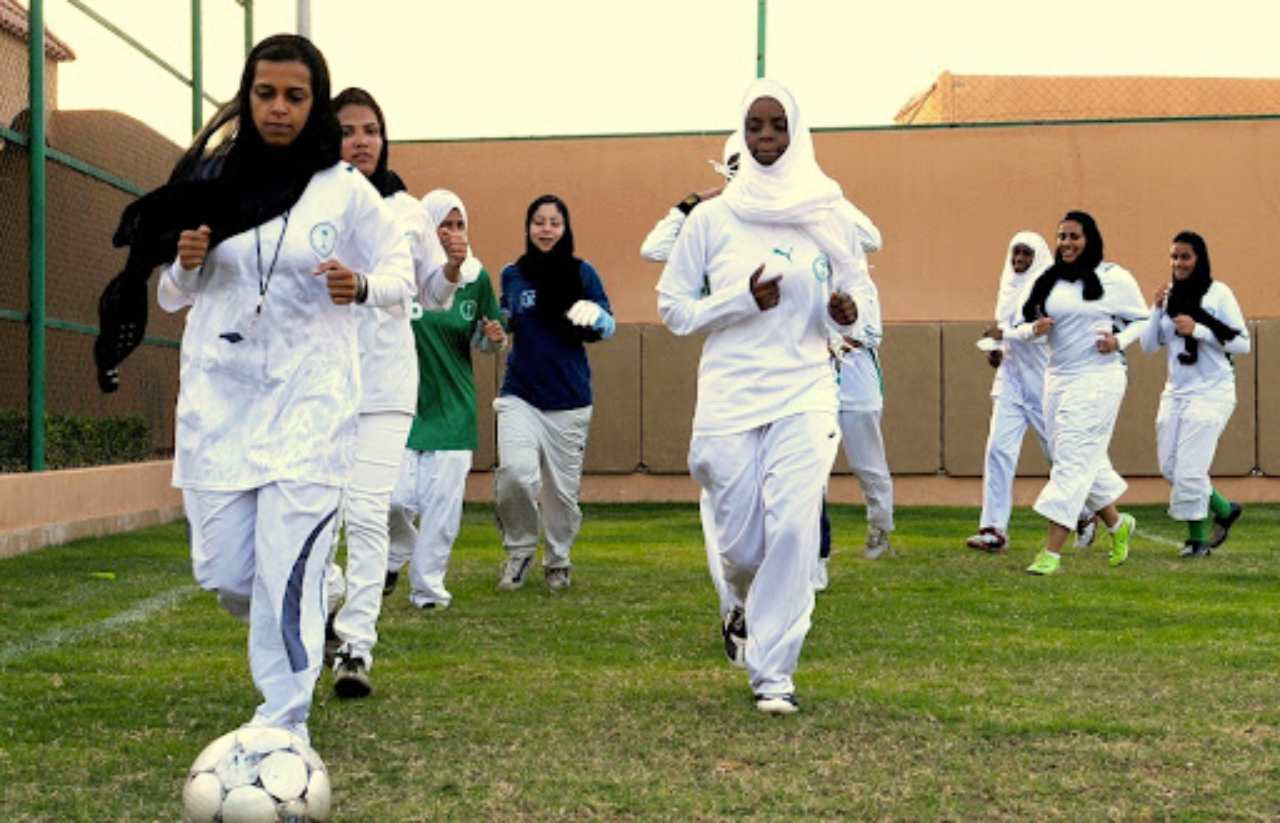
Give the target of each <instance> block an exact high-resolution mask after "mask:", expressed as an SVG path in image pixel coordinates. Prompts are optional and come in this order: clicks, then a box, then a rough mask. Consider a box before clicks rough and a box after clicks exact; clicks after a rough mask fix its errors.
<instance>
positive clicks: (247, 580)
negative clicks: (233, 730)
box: [182, 483, 341, 728]
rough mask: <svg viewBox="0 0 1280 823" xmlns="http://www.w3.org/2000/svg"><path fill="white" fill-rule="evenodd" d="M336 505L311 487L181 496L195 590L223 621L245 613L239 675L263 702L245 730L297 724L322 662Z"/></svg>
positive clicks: (333, 494)
mask: <svg viewBox="0 0 1280 823" xmlns="http://www.w3.org/2000/svg"><path fill="white" fill-rule="evenodd" d="M340 497H341V493H340V490H339V489H337V488H333V487H330V486H319V485H315V484H311V483H271V484H269V485H266V486H263V487H261V488H258V489H253V490H250V491H242V492H211V491H195V490H184V491H183V493H182V499H183V503H184V504H185V507H186V511H187V518H188V520H189V521H190V522H191V567H192V571H193V573H194V575H195V579H196V582H197V583H198V584H199V585H200V587H201V588H204V589H207V590H210V591H216V592H218V599H219V601H220V602H222V603H223V605H224V606H225V607H226V608H227V610H228V611H230V612H231V613H232V614H234V615H236V616H237V617H241V618H243V616H244V614H246V613H247V614H248V618H249V668H250V670H251V671H252V673H253V682H254V685H256V686H257V687H258V691H259V692H261V693H262V699H263V702H262V705H260V706H258V709H257V711H256V712H255V713H254V717H253V720H252V721H251V722H252V723H253V724H254V725H259V726H280V727H283V728H293V727H297V726H299V725H305V724H306V722H307V715H308V713H309V712H310V711H311V695H312V692H313V691H314V690H315V685H316V679H317V678H318V677H319V676H320V667H321V665H322V660H323V656H324V622H325V614H326V612H325V595H324V574H325V568H324V567H325V563H326V562H327V560H328V557H329V547H330V545H331V544H332V541H333V534H334V520H335V518H336V516H337V513H338V512H337V510H338V503H339V499H340Z"/></svg>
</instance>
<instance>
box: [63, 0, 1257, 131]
mask: <svg viewBox="0 0 1280 823" xmlns="http://www.w3.org/2000/svg"><path fill="white" fill-rule="evenodd" d="M87 3H88V4H89V5H90V6H91V7H92V8H93V9H94V10H95V11H97V12H98V13H99V14H101V15H102V16H104V17H106V18H107V19H109V20H111V21H112V22H113V23H115V24H116V25H118V26H119V27H121V28H123V29H125V30H127V31H128V32H129V33H130V34H131V35H133V36H134V37H135V38H137V39H139V40H141V41H143V42H144V43H145V44H146V45H147V46H148V47H149V48H150V49H152V50H153V51H155V52H157V53H158V54H159V55H160V56H161V57H163V58H164V59H166V60H167V61H169V62H170V63H172V64H174V65H175V66H176V67H178V68H179V69H181V70H183V71H184V72H188V71H189V70H190V65H191V42H190V35H189V31H190V29H189V25H190V23H189V21H190V3H189V2H186V0H164V1H163V2H161V1H160V0H87ZM254 6H255V14H254V21H253V22H254V33H255V36H256V37H258V38H261V37H265V36H267V35H269V34H273V33H276V32H280V31H294V30H295V29H296V10H295V7H296V4H295V0H256V2H255V4H254ZM310 6H311V33H312V39H313V40H315V42H316V43H317V45H319V47H320V48H321V50H322V51H323V52H324V53H325V56H326V58H327V59H328V62H329V68H330V73H331V75H332V79H333V89H334V91H335V93H336V92H337V91H338V90H340V89H341V88H343V87H345V86H348V85H358V86H362V87H364V88H366V89H367V90H369V91H370V92H371V93H372V94H373V95H374V96H375V97H376V98H377V99H378V101H379V103H380V104H381V105H382V108H383V110H384V112H385V114H386V117H387V125H388V134H389V136H390V137H391V138H392V139H393V140H407V139H442V138H466V137H513V136H528V135H552V134H558V135H566V134H617V133H654V132H700V131H727V130H729V129H731V128H732V127H733V126H734V120H735V119H736V116H737V110H738V106H739V98H740V97H741V95H742V93H743V91H744V90H745V89H746V87H747V85H748V84H749V83H750V81H751V80H752V78H754V76H755V57H756V55H755V51H756V9H757V2H756V0H633V2H627V0H541V2H526V1H525V0H465V2H464V1H463V0H451V2H441V1H440V0H358V2H352V0H311V3H310ZM202 8H203V23H204V32H205V38H204V53H205V57H204V76H205V80H206V87H207V90H208V91H209V92H210V93H211V94H212V95H213V96H215V97H217V98H219V99H225V98H226V97H228V96H229V95H231V94H232V93H234V91H235V86H236V83H237V81H238V79H239V74H240V68H241V65H242V63H243V59H244V29H243V16H242V14H243V12H242V9H241V7H240V5H239V4H238V3H236V2H235V0H202ZM768 9H769V13H768V20H767V24H766V34H767V47H766V68H767V74H768V75H769V76H771V77H773V78H775V79H777V80H780V81H782V82H783V83H784V84H786V85H788V86H789V87H790V88H791V90H792V91H793V93H794V94H795V96H796V98H797V100H798V101H799V104H800V106H801V109H802V111H803V112H804V117H805V119H806V120H807V121H808V122H809V124H810V125H811V126H814V127H847V126H862V125H883V124H888V123H891V122H892V120H893V116H894V114H896V113H897V111H898V110H899V109H900V108H901V107H902V105H903V104H905V103H906V102H907V100H909V99H910V98H911V97H912V96H913V95H915V94H916V93H918V92H921V91H923V90H925V89H927V88H928V87H929V86H930V85H931V84H932V83H933V81H934V80H935V79H936V78H937V76H938V75H939V74H940V73H941V72H943V71H944V70H945V71H951V72H953V73H957V74H1090V75H1098V74H1104V75H1105V74H1125V75H1135V74H1137V75H1177V76H1222V77H1271V78H1277V77H1280V49H1276V48H1275V47H1274V42H1273V32H1274V31H1275V30H1276V28H1277V24H1280V4H1278V3H1274V2H1271V0H1216V2H1214V3H1213V4H1212V5H1211V6H1210V5H1206V4H1204V3H1202V2H1197V3H1191V2H1187V0H1168V2H1165V3H1163V4H1158V5H1157V4H1147V3H1137V2H1134V1H1133V0H1074V2H1072V3H1069V4H1063V3H1048V2H1041V1H1040V0H969V2H967V3H962V4H961V3H940V2H938V0H892V1H891V2H880V3H874V4H873V3H866V2H853V0H771V2H769V3H768ZM1152 10H1155V11H1154V14H1153V12H1152ZM1210 11H1211V12H1212V13H1210ZM45 17H46V25H48V26H49V28H50V29H51V30H52V31H53V32H54V33H55V34H57V35H58V36H59V37H60V38H61V39H63V40H64V41H65V42H67V43H68V44H69V45H70V46H71V47H72V49H73V50H74V51H75V52H76V54H77V60H76V61H74V62H72V63H69V64H63V65H62V66H61V67H60V68H59V82H58V86H59V91H58V96H59V101H58V102H59V106H60V107H61V108H63V109H94V108H111V109H116V110H120V111H124V112H126V113H128V114H130V115H132V116H134V117H137V118H138V119H140V120H143V121H144V122H146V123H147V124H148V125H150V126H152V127H153V128H155V129H157V130H158V131H160V132H162V133H164V134H165V135H166V136H168V137H170V138H171V139H172V140H174V141H175V142H178V143H182V144H185V143H186V142H188V139H189V137H190V133H191V122H192V118H191V92H190V90H189V89H188V88H186V87H185V86H183V85H182V84H181V83H179V82H178V81H177V80H176V79H174V78H173V77H172V76H170V75H169V74H167V73H165V72H164V71H162V70H161V69H158V68H156V67H154V66H153V65H152V64H151V63H149V62H148V61H147V60H145V58H142V57H140V56H138V55H137V54H136V53H135V52H133V51H132V50H130V49H129V48H128V47H127V46H124V45H123V44H121V43H120V42H119V41H118V40H117V39H116V38H115V36H114V35H112V34H110V33H109V32H107V31H106V30H104V29H103V28H102V27H101V26H99V25H98V24H97V23H95V22H94V21H92V20H90V19H89V18H88V17H87V16H86V15H85V14H84V13H82V12H81V11H79V10H77V9H76V8H75V7H73V6H71V5H70V4H69V3H68V2H66V0H45ZM207 113H209V114H211V113H212V109H209V110H208V112H207Z"/></svg>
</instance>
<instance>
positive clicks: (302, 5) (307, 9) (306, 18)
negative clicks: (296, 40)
mask: <svg viewBox="0 0 1280 823" xmlns="http://www.w3.org/2000/svg"><path fill="white" fill-rule="evenodd" d="M298 34H301V35H302V36H303V37H305V38H307V39H308V40H310V39H311V0H298Z"/></svg>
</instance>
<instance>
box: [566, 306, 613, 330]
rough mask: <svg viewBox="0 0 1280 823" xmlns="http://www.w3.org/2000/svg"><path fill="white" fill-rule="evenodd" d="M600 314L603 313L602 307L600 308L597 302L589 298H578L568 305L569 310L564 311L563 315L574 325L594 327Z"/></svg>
mask: <svg viewBox="0 0 1280 823" xmlns="http://www.w3.org/2000/svg"><path fill="white" fill-rule="evenodd" d="M602 314H604V309H602V308H600V305H599V304H598V303H593V302H592V301H590V300H579V301H578V302H577V303H574V304H573V305H572V306H570V307H569V311H567V312H565V317H567V318H569V322H570V323H572V324H573V325H575V326H582V327H583V328H588V329H590V328H594V327H595V325H596V323H598V322H599V320H600V315H602Z"/></svg>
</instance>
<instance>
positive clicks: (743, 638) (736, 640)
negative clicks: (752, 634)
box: [720, 606, 747, 669]
mask: <svg viewBox="0 0 1280 823" xmlns="http://www.w3.org/2000/svg"><path fill="white" fill-rule="evenodd" d="M720 636H721V637H722V638H723V639H724V656H725V657H727V658H729V662H730V663H732V664H733V665H735V666H737V667H738V668H739V669H745V668H746V667H747V615H746V612H744V611H743V610H742V607H741V606H734V607H733V608H732V609H731V610H730V611H729V613H728V614H726V615H725V616H724V622H723V623H721V625H720Z"/></svg>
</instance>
